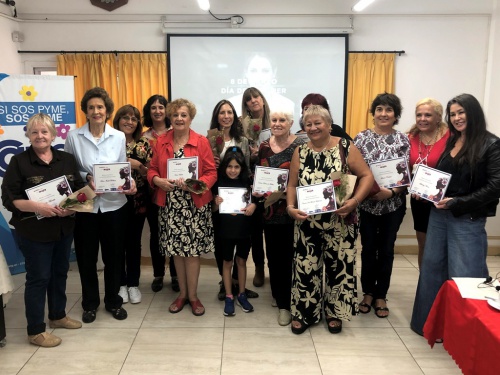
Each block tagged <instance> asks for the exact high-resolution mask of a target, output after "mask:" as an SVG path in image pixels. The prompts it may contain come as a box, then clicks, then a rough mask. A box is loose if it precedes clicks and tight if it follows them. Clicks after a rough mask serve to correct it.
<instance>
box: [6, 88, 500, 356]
mask: <svg viewBox="0 0 500 375" xmlns="http://www.w3.org/2000/svg"><path fill="white" fill-rule="evenodd" d="M242 98H243V99H242V117H238V115H237V113H236V110H235V108H234V106H233V105H232V103H231V102H230V101H228V100H221V101H220V102H219V103H217V105H216V106H215V108H214V111H213V115H212V121H211V124H210V130H209V132H208V136H207V137H205V136H203V135H200V134H198V133H196V132H195V131H193V130H192V129H191V123H192V121H193V119H194V118H195V115H196V107H195V106H194V104H193V103H191V102H190V101H188V100H186V99H177V100H174V101H172V102H170V103H167V101H166V99H165V98H164V97H162V96H161V95H155V96H152V97H151V98H150V99H149V100H148V102H147V103H146V105H145V106H144V112H143V115H144V117H143V119H144V122H143V123H142V122H141V116H140V113H139V110H138V109H137V108H135V107H133V106H131V105H126V106H124V107H122V108H120V109H119V110H118V111H117V113H116V115H115V117H114V121H113V125H114V127H110V126H106V122H107V120H109V118H110V117H111V115H112V113H113V102H112V100H111V99H110V98H109V96H108V94H107V93H106V91H104V90H103V89H101V88H94V89H91V90H89V91H88V92H87V93H86V94H85V96H84V97H83V99H82V101H81V109H82V111H83V112H84V113H85V114H86V116H87V119H88V122H87V123H86V124H85V125H84V126H82V127H81V128H78V129H75V130H73V131H71V132H70V133H69V134H68V137H67V140H66V144H65V151H64V152H63V151H61V150H56V149H55V148H53V147H52V146H51V143H52V141H53V140H54V139H55V136H56V130H55V126H54V123H53V122H52V120H51V119H50V117H49V116H46V115H43V114H38V115H35V116H33V117H32V118H31V119H30V120H29V122H28V124H27V130H26V135H27V137H28V138H29V139H30V143H31V147H30V148H29V149H28V150H27V151H25V152H23V153H21V154H19V155H16V156H14V157H13V158H12V160H11V162H10V165H9V167H8V169H7V172H6V175H5V178H4V182H3V184H2V201H3V204H4V205H5V207H7V209H9V210H10V211H12V212H13V216H12V220H11V224H12V225H13V226H14V227H15V228H16V231H17V234H18V238H19V246H20V248H21V251H22V252H23V254H24V256H25V258H26V270H27V281H26V290H25V303H26V317H27V320H28V336H29V340H30V342H31V343H33V344H35V345H40V346H45V347H51V346H56V345H58V344H59V343H60V342H61V339H60V338H58V337H57V336H55V335H53V334H50V333H48V332H45V323H44V306H45V300H46V296H48V306H49V320H50V326H51V327H55V328H70V329H71V328H79V327H81V323H80V322H78V321H76V320H73V319H71V318H69V317H67V316H66V314H65V304H66V297H65V283H66V276H67V271H68V257H69V251H70V245H71V240H72V238H73V232H74V241H75V250H76V255H77V261H78V266H79V271H80V278H81V284H82V307H83V310H84V312H83V315H82V320H83V322H85V323H91V322H93V321H94V320H95V319H96V314H97V310H98V307H99V305H100V297H99V285H98V278H97V269H96V263H97V255H98V250H99V247H100V248H101V251H102V258H103V262H104V264H105V271H104V283H105V288H104V290H105V295H104V305H105V309H106V310H107V311H108V312H109V313H110V314H111V315H112V316H113V317H114V318H115V319H125V318H126V317H127V312H126V311H125V310H124V309H123V307H122V304H123V303H125V302H127V301H128V300H130V302H132V303H138V302H140V299H141V295H140V291H139V289H138V285H139V277H140V254H141V249H140V247H141V234H142V230H143V226H144V222H145V219H146V218H147V219H148V221H149V224H150V228H151V243H150V250H151V255H152V259H153V268H154V277H155V278H154V280H153V284H152V286H151V287H152V289H153V290H154V291H158V290H161V288H162V286H163V277H164V274H165V270H164V266H165V255H168V256H169V257H170V258H172V259H173V262H170V263H171V265H172V266H173V265H175V267H172V268H171V275H172V280H173V285H172V287H173V289H174V290H177V291H178V293H179V294H178V296H177V297H176V299H175V300H174V301H173V302H172V303H171V305H170V306H169V311H170V312H171V313H173V314H175V313H178V312H180V311H181V310H182V309H183V308H184V307H185V306H186V305H189V306H190V308H191V312H192V313H193V314H194V315H195V316H200V315H203V314H204V313H205V307H204V306H203V304H202V302H201V301H200V299H199V298H198V295H197V288H198V278H199V273H200V255H202V254H205V253H210V252H213V251H215V255H216V259H217V264H218V267H219V273H220V275H221V277H222V281H221V290H220V291H219V299H221V300H225V304H224V310H223V312H224V315H226V316H233V315H235V309H234V304H235V303H237V304H239V305H240V306H241V308H242V309H243V311H244V312H251V311H253V306H252V305H251V304H250V303H249V302H248V299H247V298H253V297H257V296H258V295H257V294H256V293H255V292H253V291H251V290H249V289H247V288H246V285H245V280H246V260H247V257H248V255H249V251H250V244H251V247H252V255H253V258H254V262H255V264H256V278H254V280H253V281H254V285H257V286H259V285H262V283H263V279H264V274H263V268H264V258H265V256H264V246H263V243H264V242H265V245H266V246H265V248H266V253H267V254H266V255H267V260H268V266H269V277H270V284H271V292H272V297H273V305H276V306H277V307H278V309H279V314H278V323H279V324H280V325H283V326H285V325H288V324H290V323H291V327H292V328H291V329H292V332H293V333H296V334H300V333H303V332H304V331H305V330H306V329H307V328H308V327H309V326H311V325H313V324H316V323H318V322H320V321H321V319H322V316H323V315H324V316H325V320H326V322H327V328H328V330H329V331H330V332H331V333H339V332H341V330H342V322H343V321H346V320H349V319H350V317H351V316H352V315H356V314H357V313H358V312H360V313H363V314H366V313H369V312H370V311H371V309H372V308H373V309H374V311H375V314H376V316H377V317H379V318H387V317H388V316H389V308H388V306H387V302H386V297H387V293H388V290H389V286H390V279H391V273H392V264H393V259H394V245H395V241H396V236H397V232H398V230H399V227H400V225H401V222H402V220H403V217H404V215H405V211H406V195H407V188H406V187H405V186H400V187H396V188H390V189H388V188H385V187H378V188H377V189H374V178H373V174H372V173H371V171H370V167H369V164H371V163H374V162H379V161H384V160H389V159H394V158H400V157H404V158H405V159H406V160H408V167H409V169H410V170H411V171H412V172H414V171H415V168H416V167H417V166H418V165H422V164H423V165H427V166H430V167H433V168H436V169H439V170H441V171H444V172H448V173H450V174H451V180H450V183H449V185H448V189H447V191H446V197H445V198H442V199H441V200H439V201H438V202H435V203H431V202H429V201H427V200H422V199H421V197H419V196H416V195H413V196H412V197H411V200H410V201H411V207H412V214H413V217H414V226H415V231H416V233H417V240H418V244H419V267H420V271H421V272H420V277H419V282H418V287H417V293H416V298H415V304H414V309H413V315H412V320H411V327H412V329H413V330H414V331H415V332H417V333H419V334H423V326H424V323H425V320H426V317H427V315H428V313H429V310H430V308H431V306H432V303H433V300H434V298H435V296H436V294H437V292H438V290H439V288H440V286H441V285H442V284H443V283H444V282H445V281H446V280H447V279H449V278H451V277H460V276H462V277H463V276H467V277H485V276H487V274H488V270H487V266H486V254H487V239H486V231H485V223H486V218H487V217H489V216H494V215H495V213H496V206H497V204H498V201H499V200H498V199H499V197H500V140H499V139H498V138H497V137H496V136H494V135H493V134H491V133H490V132H488V131H487V130H486V121H485V118H484V114H483V111H482V109H481V106H480V104H479V103H478V101H477V100H476V99H475V98H474V97H473V96H472V95H469V94H462V95H459V96H457V97H455V98H453V99H452V100H450V101H449V103H448V105H447V107H446V123H445V122H444V121H443V107H442V106H441V105H440V104H439V102H437V101H436V100H434V99H429V98H427V99H423V100H421V101H420V102H418V103H417V106H416V110H415V115H416V123H415V125H414V126H413V127H412V128H411V129H410V131H409V134H408V135H407V134H403V133H402V132H400V131H398V130H396V129H394V126H395V125H396V124H397V123H398V120H399V118H400V116H401V112H402V106H401V102H400V100H399V98H398V97H397V96H395V95H393V94H388V93H383V94H379V95H378V96H377V97H376V98H375V99H374V101H373V102H372V105H371V107H370V112H371V114H372V116H373V124H374V127H373V128H372V129H368V130H365V131H362V132H361V133H359V134H358V135H356V137H354V140H353V141H352V140H350V137H349V136H348V135H347V134H345V132H343V131H342V130H341V129H340V128H338V126H336V125H335V124H334V123H333V119H332V116H331V114H330V112H329V109H328V103H327V102H326V99H325V98H324V97H323V96H321V95H319V94H309V95H308V96H307V97H306V98H305V99H304V101H303V102H302V110H303V112H302V118H301V119H300V122H301V127H302V129H303V131H304V132H305V133H306V134H307V139H305V138H304V137H300V136H297V135H294V134H292V133H291V131H290V130H291V127H292V124H293V121H294V119H293V114H292V113H290V112H289V110H287V109H279V108H276V109H270V108H269V106H268V105H267V102H266V99H265V98H264V96H263V95H262V93H261V92H260V91H259V90H258V89H256V88H249V89H247V90H246V91H245V93H244V94H243V96H242ZM143 126H147V127H148V128H149V129H148V130H147V131H146V132H145V133H144V134H142V127H143ZM268 128H269V129H270V133H267V132H266V129H268ZM264 134H268V135H267V136H264ZM269 135H270V137H269ZM219 137H220V138H221V139H219ZM192 156H198V175H197V180H199V186H203V187H205V188H204V189H198V190H196V189H195V190H193V189H192V186H190V185H189V182H188V181H185V180H184V179H182V178H178V179H171V178H169V176H168V163H167V160H168V159H172V158H183V157H192ZM125 161H129V162H130V165H131V168H132V177H133V179H132V183H131V186H130V189H128V190H125V191H123V192H122V193H121V194H120V193H118V194H117V193H104V194H97V198H96V199H95V202H94V209H93V212H90V213H81V212H78V213H76V215H74V212H73V211H71V210H67V209H62V208H60V207H51V206H50V205H48V204H44V203H37V202H34V201H30V200H28V199H27V196H26V193H25V189H27V188H30V187H33V186H36V185H37V184H39V183H42V182H46V181H48V180H50V179H53V178H55V177H58V176H62V175H65V176H66V177H67V179H68V181H69V183H70V186H71V188H72V189H73V191H75V190H77V189H79V188H81V187H83V186H84V185H85V181H86V182H87V184H88V185H89V186H90V187H91V188H94V187H95V186H94V181H93V175H92V173H93V165H94V164H95V163H115V162H125ZM255 166H263V167H272V168H281V169H288V170H289V178H288V186H287V189H286V191H285V192H284V193H283V194H282V195H281V196H279V197H277V198H276V197H275V199H273V200H272V201H268V199H270V196H268V195H267V194H263V195H262V194H257V193H254V194H253V196H252V197H249V195H250V184H251V179H252V177H253V171H254V168H255ZM332 172H342V173H344V174H353V175H356V176H357V185H356V188H355V189H354V191H353V193H352V195H351V196H348V197H346V199H344V200H343V201H342V203H339V204H338V207H337V210H335V211H333V212H330V213H323V214H319V215H317V214H313V215H308V214H307V213H305V212H303V211H301V210H300V209H299V208H298V207H297V196H296V191H297V188H299V187H301V186H307V185H313V184H318V183H323V182H327V181H331V180H332ZM375 185H376V184H375ZM228 186H231V187H243V188H245V189H247V192H248V194H247V195H248V196H247V198H246V199H247V202H248V205H247V206H246V208H244V209H243V214H244V215H236V217H235V216H231V215H227V214H221V213H218V212H217V211H218V210H219V207H220V205H221V204H222V203H223V199H222V198H221V197H220V196H219V195H218V188H219V187H228ZM33 213H35V214H36V215H38V216H42V217H43V219H42V220H37V219H36V216H35V215H34V214H33ZM358 232H359V233H360V234H361V244H362V253H361V259H362V267H361V285H362V289H363V299H362V301H361V302H360V303H359V304H358V296H357V277H356V246H355V243H356V240H357V236H358ZM235 248H236V251H235V250H234V249H235ZM233 266H234V269H233V270H231V269H232V267H233ZM323 284H324V285H323ZM221 297H222V298H221Z"/></svg>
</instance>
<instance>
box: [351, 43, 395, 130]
mask: <svg viewBox="0 0 500 375" xmlns="http://www.w3.org/2000/svg"><path fill="white" fill-rule="evenodd" d="M394 59H395V54H393V53H351V54H349V66H348V80H347V110H346V112H347V113H346V132H347V134H349V135H350V136H352V137H353V138H354V137H355V136H356V134H358V133H359V132H360V131H363V130H365V129H368V128H370V127H371V126H372V116H371V114H370V104H371V102H372V101H373V99H374V98H375V96H377V95H378V94H380V93H383V92H388V93H394Z"/></svg>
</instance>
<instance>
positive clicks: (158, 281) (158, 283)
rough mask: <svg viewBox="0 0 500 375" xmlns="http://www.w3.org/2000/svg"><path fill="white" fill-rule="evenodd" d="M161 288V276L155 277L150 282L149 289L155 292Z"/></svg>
mask: <svg viewBox="0 0 500 375" xmlns="http://www.w3.org/2000/svg"><path fill="white" fill-rule="evenodd" d="M162 289H163V277H155V278H154V280H153V282H152V283H151V290H152V291H153V292H155V293H157V292H159V291H160V290H162Z"/></svg>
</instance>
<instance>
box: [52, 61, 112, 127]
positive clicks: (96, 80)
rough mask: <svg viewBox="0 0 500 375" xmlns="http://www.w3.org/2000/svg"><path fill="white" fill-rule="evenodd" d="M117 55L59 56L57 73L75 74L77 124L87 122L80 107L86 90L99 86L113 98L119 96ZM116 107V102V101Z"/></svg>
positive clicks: (78, 125)
mask: <svg viewBox="0 0 500 375" xmlns="http://www.w3.org/2000/svg"><path fill="white" fill-rule="evenodd" d="M116 73H117V67H116V57H115V55H114V54H112V53H108V54H64V55H58V56H57V74H58V75H65V76H75V107H76V108H75V113H76V126H77V127H81V126H82V125H83V124H85V123H86V122H87V119H86V117H85V114H84V113H83V112H82V110H81V109H80V101H81V100H82V97H83V95H84V94H85V92H86V91H87V90H89V89H91V88H93V87H96V86H99V87H102V88H103V89H105V90H106V91H107V92H108V94H109V96H110V97H111V98H118V81H117V75H116ZM115 109H117V107H116V103H115Z"/></svg>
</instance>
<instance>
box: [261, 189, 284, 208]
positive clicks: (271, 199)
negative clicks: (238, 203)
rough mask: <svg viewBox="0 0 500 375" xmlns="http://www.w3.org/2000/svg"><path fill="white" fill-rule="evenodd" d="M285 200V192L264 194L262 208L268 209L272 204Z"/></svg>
mask: <svg viewBox="0 0 500 375" xmlns="http://www.w3.org/2000/svg"><path fill="white" fill-rule="evenodd" d="M282 198H283V199H284V198H285V192H284V191H279V190H277V191H273V192H272V193H270V194H269V193H266V194H264V199H265V201H264V208H268V207H269V206H272V205H273V204H274V203H276V202H277V201H279V200H280V199H282Z"/></svg>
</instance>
